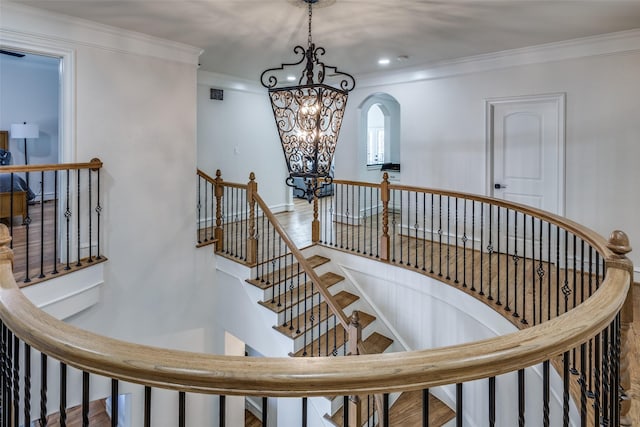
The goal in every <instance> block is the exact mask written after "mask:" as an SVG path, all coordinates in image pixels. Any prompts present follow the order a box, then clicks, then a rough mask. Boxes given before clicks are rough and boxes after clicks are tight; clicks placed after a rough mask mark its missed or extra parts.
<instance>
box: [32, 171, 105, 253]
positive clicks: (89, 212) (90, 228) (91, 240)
mask: <svg viewBox="0 0 640 427" xmlns="http://www.w3.org/2000/svg"><path fill="white" fill-rule="evenodd" d="M43 179H44V177H43ZM87 181H89V194H88V195H87V198H88V201H89V209H87V212H88V214H89V215H88V216H89V259H88V260H87V262H93V236H92V233H93V228H92V226H93V224H92V217H93V215H92V212H91V208H92V207H93V205H92V204H91V200H92V198H93V194H92V188H91V169H87Z"/></svg>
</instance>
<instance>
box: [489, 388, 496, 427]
mask: <svg viewBox="0 0 640 427" xmlns="http://www.w3.org/2000/svg"><path fill="white" fill-rule="evenodd" d="M495 425H496V377H490V378H489V427H494V426H495Z"/></svg>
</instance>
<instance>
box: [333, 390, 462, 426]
mask: <svg viewBox="0 0 640 427" xmlns="http://www.w3.org/2000/svg"><path fill="white" fill-rule="evenodd" d="M360 399H361V401H362V414H363V415H362V421H363V425H366V422H367V415H366V410H367V397H366V396H361V397H360ZM370 405H371V406H373V404H372V403H371V404H370ZM342 414H343V408H340V409H339V410H338V411H336V413H335V414H334V415H333V416H332V417H329V416H328V415H325V418H327V419H329V420H330V421H331V422H332V423H333V424H335V425H336V426H339V427H342V420H343V416H342ZM455 416H456V414H455V412H453V410H451V408H449V407H448V406H447V405H445V404H444V402H442V401H441V400H440V399H438V398H436V397H435V396H433V395H432V394H429V425H430V426H434V427H439V426H443V425H445V424H446V423H448V422H449V421H451V420H452V419H454V418H455ZM389 425H392V426H419V425H422V391H421V390H417V391H407V392H404V393H402V394H401V395H400V397H399V398H398V400H396V401H395V402H394V403H393V406H391V409H390V410H389Z"/></svg>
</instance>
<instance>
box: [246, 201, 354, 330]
mask: <svg viewBox="0 0 640 427" xmlns="http://www.w3.org/2000/svg"><path fill="white" fill-rule="evenodd" d="M253 198H254V200H255V201H256V202H257V203H258V206H260V209H262V212H263V213H264V215H265V216H266V217H267V219H268V220H269V222H270V223H271V225H272V226H273V228H275V230H276V231H277V232H278V234H279V235H280V238H282V240H283V241H284V242H285V244H286V245H287V247H288V248H289V250H291V253H292V254H293V256H294V258H295V259H296V261H298V263H299V264H300V266H301V267H302V269H303V270H304V272H305V273H307V276H309V278H310V279H311V281H312V282H313V283H315V284H316V286H317V287H318V291H319V292H320V294H321V295H322V297H323V298H324V300H325V302H326V303H327V305H328V306H329V308H330V309H331V311H332V312H333V313H334V314H335V315H336V316H337V318H338V320H339V321H340V324H341V325H342V326H343V327H344V329H345V330H348V329H349V318H348V317H347V315H346V314H345V313H344V311H342V308H341V307H340V305H339V304H338V303H337V301H336V300H335V298H334V297H333V295H331V293H330V292H329V290H328V289H327V288H326V287H325V286H324V284H323V283H322V281H321V280H320V277H319V276H318V274H317V273H316V272H315V271H314V269H313V267H311V264H309V262H308V261H307V259H306V257H305V256H304V255H303V254H302V252H300V249H298V247H297V246H296V245H295V244H294V243H293V241H292V240H291V238H290V237H289V235H288V234H287V232H286V231H285V229H284V228H282V225H280V223H279V222H278V220H277V219H276V217H275V216H274V215H273V213H272V212H271V210H270V209H269V207H268V206H267V204H266V203H265V202H264V200H262V197H260V195H259V194H258V193H255V194H253Z"/></svg>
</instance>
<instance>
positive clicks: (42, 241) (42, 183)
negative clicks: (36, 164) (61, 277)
mask: <svg viewBox="0 0 640 427" xmlns="http://www.w3.org/2000/svg"><path fill="white" fill-rule="evenodd" d="M42 278H44V171H41V172H40V275H39V276H38V279H42Z"/></svg>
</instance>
